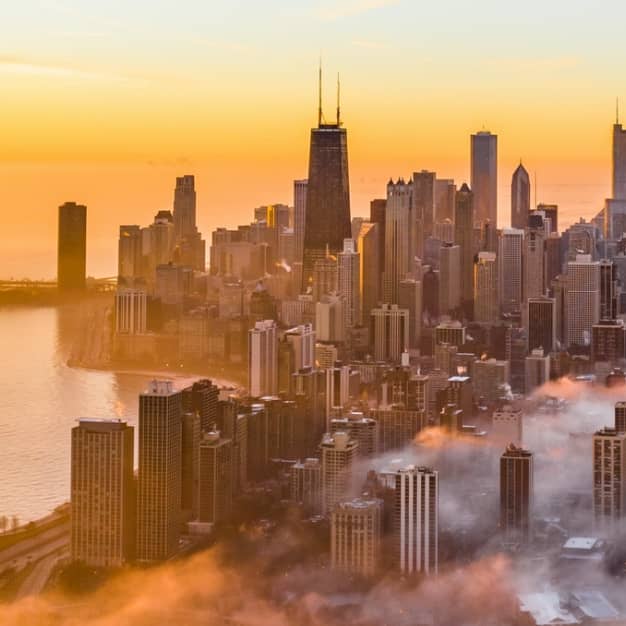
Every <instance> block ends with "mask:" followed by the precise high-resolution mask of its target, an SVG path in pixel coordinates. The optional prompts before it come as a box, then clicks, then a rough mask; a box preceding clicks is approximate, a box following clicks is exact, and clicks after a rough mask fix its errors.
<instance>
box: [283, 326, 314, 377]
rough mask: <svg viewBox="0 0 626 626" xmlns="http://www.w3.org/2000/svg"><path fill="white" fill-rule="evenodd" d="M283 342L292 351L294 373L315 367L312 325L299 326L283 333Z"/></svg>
mask: <svg viewBox="0 0 626 626" xmlns="http://www.w3.org/2000/svg"><path fill="white" fill-rule="evenodd" d="M285 341H286V342H287V343H288V344H289V345H290V346H291V349H292V351H293V357H294V363H293V371H294V372H299V371H300V370H302V369H305V368H307V367H314V366H315V331H314V330H313V325H312V324H301V325H300V326H295V327H294V328H290V329H289V330H287V331H285Z"/></svg>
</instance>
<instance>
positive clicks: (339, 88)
mask: <svg viewBox="0 0 626 626" xmlns="http://www.w3.org/2000/svg"><path fill="white" fill-rule="evenodd" d="M337 126H341V83H340V82H339V72H337Z"/></svg>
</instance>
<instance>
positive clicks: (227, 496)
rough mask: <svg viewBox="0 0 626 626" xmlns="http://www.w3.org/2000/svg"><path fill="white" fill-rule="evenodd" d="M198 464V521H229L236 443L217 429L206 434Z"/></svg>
mask: <svg viewBox="0 0 626 626" xmlns="http://www.w3.org/2000/svg"><path fill="white" fill-rule="evenodd" d="M198 466H199V472H198V521H200V522H209V523H212V524H215V523H218V522H223V521H226V520H227V519H228V517H229V516H230V512H231V507H232V500H233V488H234V481H233V469H234V467H235V459H234V455H233V442H232V441H231V440H230V439H225V438H223V437H221V436H220V433H219V432H218V431H214V432H208V433H204V434H203V437H202V440H201V441H200V450H199V455H198Z"/></svg>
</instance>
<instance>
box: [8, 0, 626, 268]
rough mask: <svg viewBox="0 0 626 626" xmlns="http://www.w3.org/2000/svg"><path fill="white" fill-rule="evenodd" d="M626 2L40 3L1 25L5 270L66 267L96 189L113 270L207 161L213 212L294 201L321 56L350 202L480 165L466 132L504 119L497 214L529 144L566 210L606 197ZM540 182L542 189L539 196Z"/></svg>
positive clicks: (97, 242)
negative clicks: (69, 227)
mask: <svg viewBox="0 0 626 626" xmlns="http://www.w3.org/2000/svg"><path fill="white" fill-rule="evenodd" d="M625 17H626V7H624V6H623V5H622V4H621V3H618V2H613V1H610V2H603V3H602V4H600V5H598V4H593V3H591V2H581V1H578V2H576V1H573V2H571V1H570V2H565V1H564V0H557V1H553V2H550V3H545V2H543V3H539V2H536V1H534V0H532V1H529V2H525V3H523V4H522V5H519V4H516V5H514V6H511V5H506V4H505V3H498V2H495V1H483V2H480V3H466V2H462V1H461V0H456V1H452V0H449V1H447V2H446V1H443V2H438V3H437V4H435V3H430V4H423V3H415V2H412V1H410V0H407V1H397V2H394V1H385V0H341V1H338V0H334V1H332V2H331V1H320V2H301V1H292V2H287V1H286V0H281V1H279V0H269V1H268V2H265V3H263V5H262V6H261V5H260V4H259V3H257V2H253V1H252V0H249V1H243V2H211V3H206V2H200V1H197V0H188V1H187V2H185V3H184V5H182V4H181V3H173V2H166V1H160V2H158V1H157V2H146V1H144V0H137V1H135V2H133V3H124V2H121V0H116V1H112V2H108V3H106V5H105V4H104V3H98V4H96V3H89V5H86V4H85V3H81V2H79V1H78V0H40V1H35V0H24V1H23V2H21V3H19V4H18V3H11V4H10V5H9V6H7V7H3V19H2V24H1V25H0V33H1V35H2V44H1V45H0V84H1V85H2V115H0V132H1V134H2V138H3V139H2V148H1V149H0V206H2V207H3V221H4V224H3V228H2V230H1V234H0V276H3V277H7V276H15V277H21V276H31V277H51V276H52V275H54V273H55V258H56V243H55V242H56V217H57V207H58V206H59V205H60V204H62V203H63V202H65V201H68V200H73V201H76V202H79V203H81V204H86V205H87V206H88V252H87V271H88V273H89V274H95V275H114V274H115V269H116V254H117V252H116V251H117V244H116V240H117V229H118V225H119V224H120V223H142V224H145V223H147V222H149V221H150V219H151V217H152V216H153V215H154V213H156V211H157V210H159V209H163V208H171V203H172V199H173V189H174V184H175V177H176V176H181V175H183V174H195V176H196V181H197V182H196V187H197V192H198V226H199V228H200V230H202V231H203V233H204V234H205V236H206V238H207V241H209V240H210V231H211V230H212V229H213V228H215V227H217V226H218V225H224V226H234V225H236V224H238V223H245V222H247V221H249V215H250V212H251V210H252V208H253V207H255V206H258V205H261V204H267V203H272V202H285V203H289V204H291V203H292V182H293V179H295V178H303V177H305V176H306V172H307V165H308V163H307V160H308V148H307V144H308V138H309V129H310V127H311V126H313V125H314V124H315V122H316V105H317V63H318V59H319V56H320V52H321V54H322V56H323V59H324V67H325V84H324V89H325V91H324V103H325V110H326V113H327V115H328V116H329V117H330V116H332V115H333V112H334V106H335V102H334V96H335V94H334V85H335V76H336V73H337V71H340V72H341V75H342V109H343V118H344V121H345V125H346V127H347V129H348V133H349V139H348V142H349V159H350V179H351V191H352V202H351V204H352V213H353V215H365V214H367V212H368V207H369V200H370V199H372V198H374V197H381V196H384V193H385V183H386V181H387V180H388V179H389V177H390V176H393V177H394V178H395V177H398V176H404V177H405V178H406V177H408V176H409V175H410V173H411V172H412V171H414V170H420V169H422V168H426V169H430V170H435V171H437V173H438V175H439V176H440V177H450V178H452V177H453V178H455V179H456V180H457V182H458V183H461V182H463V181H468V180H469V136H470V134H471V133H472V132H475V131H477V130H480V129H482V128H485V129H489V130H490V131H491V132H493V133H496V134H498V137H499V139H498V151H499V176H498V178H499V190H498V192H499V215H500V225H501V226H504V225H508V216H509V202H510V197H509V196H510V179H511V175H512V173H513V171H514V169H515V167H516V166H517V164H518V162H519V160H520V158H522V159H523V162H524V164H525V166H526V168H527V169H528V171H529V173H530V175H531V184H533V186H534V180H533V178H534V173H535V172H536V173H537V176H538V182H539V192H538V194H537V200H538V201H540V202H555V203H558V204H559V207H560V209H561V210H562V215H563V219H562V220H560V222H561V223H562V225H563V226H566V225H567V224H568V223H570V222H571V221H573V220H575V219H577V218H578V217H579V216H584V217H586V218H590V217H592V216H593V215H594V214H595V213H596V212H597V211H598V210H599V209H600V208H601V206H602V203H603V200H604V198H605V197H607V196H608V195H609V194H610V174H611V172H610V164H611V143H610V140H611V125H612V123H613V121H614V117H615V112H614V109H615V97H616V96H621V99H622V100H623V102H624V105H623V109H624V117H625V118H626V87H624V86H623V85H622V84H620V82H619V78H620V76H621V72H622V67H623V65H624V61H625V60H626V59H625V57H626V47H624V46H621V47H619V46H618V42H621V40H622V39H621V37H622V33H621V29H622V23H623V21H624V18H625ZM531 197H532V198H533V199H534V189H533V192H532V196H531Z"/></svg>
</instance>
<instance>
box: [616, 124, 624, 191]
mask: <svg viewBox="0 0 626 626" xmlns="http://www.w3.org/2000/svg"><path fill="white" fill-rule="evenodd" d="M613 198H614V199H615V200H626V130H624V129H623V128H622V125H621V124H620V123H619V119H616V120H615V124H613Z"/></svg>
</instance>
